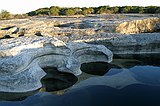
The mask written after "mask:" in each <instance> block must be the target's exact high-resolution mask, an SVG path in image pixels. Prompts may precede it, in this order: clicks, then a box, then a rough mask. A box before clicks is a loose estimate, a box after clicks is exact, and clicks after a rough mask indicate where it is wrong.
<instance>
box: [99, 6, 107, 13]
mask: <svg viewBox="0 0 160 106" xmlns="http://www.w3.org/2000/svg"><path fill="white" fill-rule="evenodd" d="M109 8H110V7H109V6H100V7H98V8H97V11H96V13H97V14H105V13H108V10H109Z"/></svg>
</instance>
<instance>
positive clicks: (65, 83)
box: [0, 56, 160, 101]
mask: <svg viewBox="0 0 160 106" xmlns="http://www.w3.org/2000/svg"><path fill="white" fill-rule="evenodd" d="M159 58H160V57H157V56H152V58H150V57H144V56H142V57H141V56H133V58H127V56H126V58H122V57H116V58H115V57H114V59H113V61H112V62H111V63H109V64H108V63H106V62H96V63H95V62H91V63H85V64H82V65H81V70H82V71H83V73H82V75H80V76H78V77H76V76H74V75H73V74H69V73H61V72H58V70H57V69H56V68H54V67H45V68H44V69H43V70H44V71H45V72H46V73H47V75H46V76H45V77H44V78H43V79H42V80H41V82H42V84H43V87H42V88H41V91H47V92H53V91H59V90H63V89H67V88H69V87H71V86H72V85H74V84H77V83H79V82H81V81H83V80H85V79H87V78H90V77H96V76H103V75H105V74H106V73H107V72H108V71H109V70H110V72H109V73H108V74H106V75H114V74H117V73H120V72H121V69H122V70H123V69H128V70H130V69H131V68H132V67H135V66H144V67H145V66H146V65H151V66H158V67H159V66H160V61H159ZM134 69H136V68H134ZM112 70H114V71H112ZM136 70H139V69H136ZM136 70H132V71H134V73H136V72H137V71H136ZM146 70H147V69H146ZM148 70H150V69H148ZM111 71H112V72H111ZM143 72H144V71H143ZM146 72H147V71H146ZM138 73H139V72H138ZM142 75H143V74H141V75H139V77H138V78H136V79H138V80H141V81H143V82H145V81H144V79H143V78H141V77H143V76H142ZM151 75H152V74H151ZM139 78H140V79H139ZM148 78H149V77H148ZM37 92H38V90H36V91H32V92H24V93H7V92H0V100H10V101H15V100H18V101H19V100H24V99H25V98H26V97H28V96H30V95H33V94H35V93H37ZM69 92H70V91H69Z"/></svg>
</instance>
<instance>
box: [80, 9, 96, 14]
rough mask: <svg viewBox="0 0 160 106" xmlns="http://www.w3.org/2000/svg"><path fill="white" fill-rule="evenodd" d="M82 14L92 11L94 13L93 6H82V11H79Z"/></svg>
mask: <svg viewBox="0 0 160 106" xmlns="http://www.w3.org/2000/svg"><path fill="white" fill-rule="evenodd" d="M81 13H82V14H83V15H86V14H92V13H94V9H93V8H91V7H90V8H86V7H84V8H82V12H81Z"/></svg>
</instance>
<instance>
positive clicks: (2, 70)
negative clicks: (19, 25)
mask: <svg viewBox="0 0 160 106" xmlns="http://www.w3.org/2000/svg"><path fill="white" fill-rule="evenodd" d="M112 56H113V54H112V52H111V51H110V50H109V49H107V48H106V47H105V46H102V45H91V44H86V43H74V42H70V43H66V44H65V43H63V42H62V41H59V40H57V39H56V38H53V37H38V36H30V37H24V36H23V37H19V38H11V39H2V40H0V91H3V92H27V91H33V90H36V89H38V88H40V87H41V86H42V85H41V82H40V79H41V78H42V77H44V76H45V75H46V74H45V72H44V71H43V70H42V68H44V67H56V68H57V69H58V70H59V71H61V72H68V73H72V74H74V75H79V74H81V70H80V66H81V64H82V63H87V62H97V61H104V62H111V61H112Z"/></svg>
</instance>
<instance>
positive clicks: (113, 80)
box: [0, 14, 160, 106]
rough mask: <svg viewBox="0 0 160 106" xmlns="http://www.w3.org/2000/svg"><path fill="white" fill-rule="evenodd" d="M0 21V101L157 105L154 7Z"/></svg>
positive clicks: (159, 47)
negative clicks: (146, 11) (142, 12)
mask: <svg viewBox="0 0 160 106" xmlns="http://www.w3.org/2000/svg"><path fill="white" fill-rule="evenodd" d="M0 22H1V23H2V24H1V26H0V28H1V30H0V36H1V39H0V72H1V73H0V75H1V77H0V80H1V81H0V86H1V87H0V90H1V92H0V97H1V98H0V99H1V100H2V101H1V102H0V105H8V106H14V105H15V106H19V105H24V106H27V105H33V106H34V105H39V106H44V105H51V104H52V105H56V106H64V105H67V106H75V105H76V106H82V105H85V106H91V105H92V106H99V105H110V106H112V105H119V104H120V105H123V106H128V105H130V106H131V105H133V106H135V105H141V106H144V105H145V106H147V105H149V104H154V106H159V105H160V102H159V101H160V100H159V98H160V91H159V89H160V80H159V76H160V63H159V59H160V58H159V54H160V33H159V32H158V31H159V28H160V27H159V16H158V15H127V14H126V15H97V16H94V15H93V16H88V17H81V18H57V17H47V18H46V17H43V18H36V17H33V18H31V19H22V20H6V21H0ZM146 32H147V33H146ZM39 91H40V92H39ZM46 91H47V92H50V93H46ZM37 92H39V93H37ZM55 94H58V95H55ZM4 100H16V102H10V101H4ZM115 100H116V102H115ZM62 101H63V102H62ZM149 106H150V105H149Z"/></svg>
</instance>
